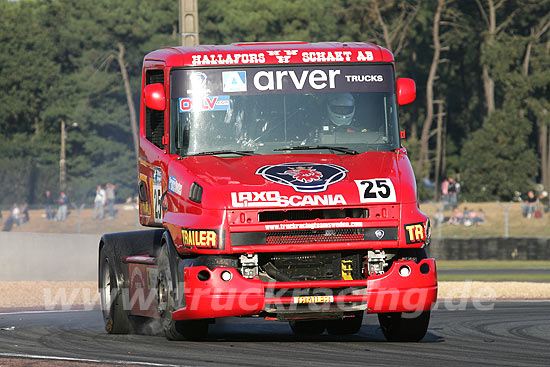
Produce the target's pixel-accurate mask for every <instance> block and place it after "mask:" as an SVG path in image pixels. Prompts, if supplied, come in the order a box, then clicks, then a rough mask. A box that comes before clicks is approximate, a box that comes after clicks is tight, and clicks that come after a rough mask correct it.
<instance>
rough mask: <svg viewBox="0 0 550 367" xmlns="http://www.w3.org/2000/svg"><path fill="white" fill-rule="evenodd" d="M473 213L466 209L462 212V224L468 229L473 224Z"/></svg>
mask: <svg viewBox="0 0 550 367" xmlns="http://www.w3.org/2000/svg"><path fill="white" fill-rule="evenodd" d="M475 215H476V214H475V212H474V211H473V210H470V209H468V208H467V207H464V209H463V211H462V223H463V224H464V225H465V226H466V227H469V226H471V225H472V224H473V221H472V217H475Z"/></svg>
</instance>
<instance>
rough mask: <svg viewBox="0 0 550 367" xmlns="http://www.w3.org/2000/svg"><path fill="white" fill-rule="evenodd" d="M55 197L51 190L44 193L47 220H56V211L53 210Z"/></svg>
mask: <svg viewBox="0 0 550 367" xmlns="http://www.w3.org/2000/svg"><path fill="white" fill-rule="evenodd" d="M53 205H54V202H53V196H52V193H51V191H50V190H46V192H45V193H44V206H45V209H46V219H48V220H50V219H55V211H54V209H53Z"/></svg>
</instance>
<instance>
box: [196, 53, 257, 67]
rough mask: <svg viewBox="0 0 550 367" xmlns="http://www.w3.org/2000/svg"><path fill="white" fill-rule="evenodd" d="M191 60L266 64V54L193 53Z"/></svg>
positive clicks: (209, 62) (221, 63) (223, 63)
mask: <svg viewBox="0 0 550 367" xmlns="http://www.w3.org/2000/svg"><path fill="white" fill-rule="evenodd" d="M191 62H192V64H193V65H233V64H264V63H265V54H264V53H263V52H260V53H246V54H244V53H234V54H202V55H191Z"/></svg>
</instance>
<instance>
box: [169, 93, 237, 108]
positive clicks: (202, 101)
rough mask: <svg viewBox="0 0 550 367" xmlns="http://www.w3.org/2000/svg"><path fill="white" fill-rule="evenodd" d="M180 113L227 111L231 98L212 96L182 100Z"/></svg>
mask: <svg viewBox="0 0 550 367" xmlns="http://www.w3.org/2000/svg"><path fill="white" fill-rule="evenodd" d="M178 105H179V109H180V112H200V111H227V110H228V109H229V96H210V97H204V98H189V97H186V98H180V99H179V100H178Z"/></svg>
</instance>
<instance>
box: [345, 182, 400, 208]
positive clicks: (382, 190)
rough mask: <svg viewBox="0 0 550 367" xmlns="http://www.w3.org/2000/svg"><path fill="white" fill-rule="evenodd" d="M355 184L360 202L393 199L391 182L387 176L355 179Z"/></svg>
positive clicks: (393, 192)
mask: <svg viewBox="0 0 550 367" xmlns="http://www.w3.org/2000/svg"><path fill="white" fill-rule="evenodd" d="M355 184H356V185H357V188H358V189H359V198H360V200H361V202H362V203H372V202H394V201H395V190H394V188H393V183H392V182H391V180H390V179H388V178H374V179H371V180H355Z"/></svg>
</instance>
